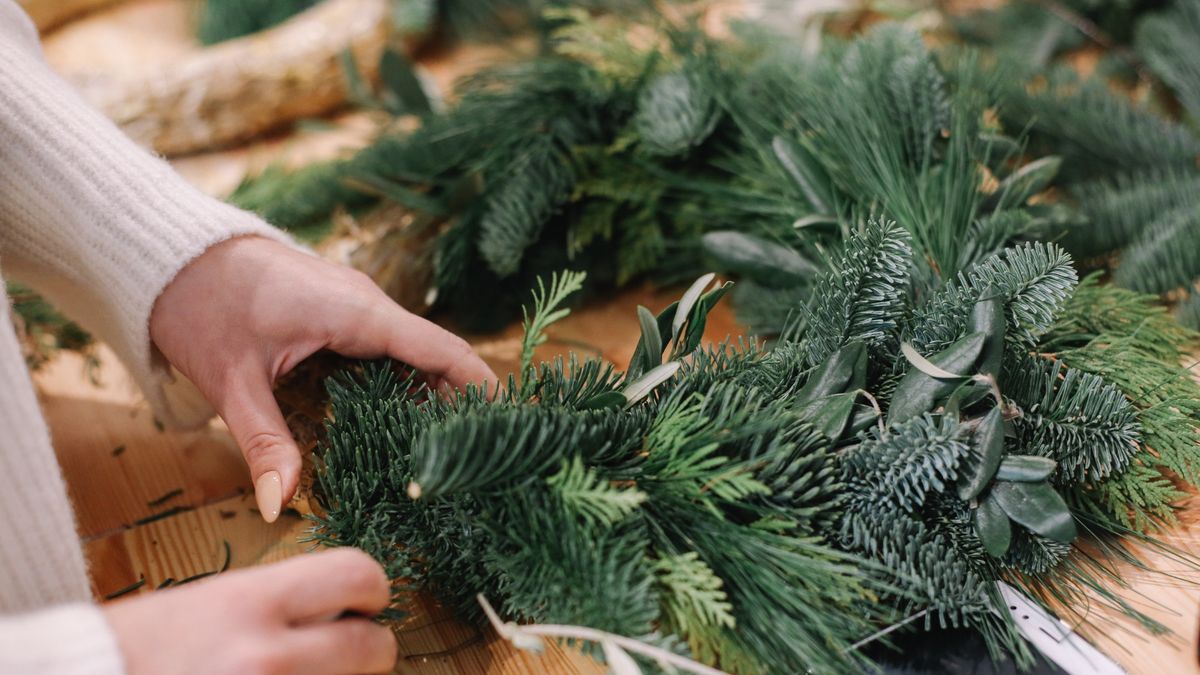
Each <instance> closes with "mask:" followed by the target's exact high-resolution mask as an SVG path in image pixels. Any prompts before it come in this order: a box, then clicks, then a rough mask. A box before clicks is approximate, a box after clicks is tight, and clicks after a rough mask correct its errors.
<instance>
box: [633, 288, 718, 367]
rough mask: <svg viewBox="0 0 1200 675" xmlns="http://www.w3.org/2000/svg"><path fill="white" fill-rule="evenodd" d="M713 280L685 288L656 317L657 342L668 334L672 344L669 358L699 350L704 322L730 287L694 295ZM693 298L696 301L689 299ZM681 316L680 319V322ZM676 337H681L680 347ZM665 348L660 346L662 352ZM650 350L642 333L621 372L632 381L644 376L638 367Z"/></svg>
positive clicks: (660, 354)
mask: <svg viewBox="0 0 1200 675" xmlns="http://www.w3.org/2000/svg"><path fill="white" fill-rule="evenodd" d="M715 276H716V275H714V274H706V275H704V276H702V277H700V278H699V279H697V280H696V281H695V282H694V283H693V284H692V285H691V287H689V288H688V290H687V292H686V293H684V296H683V297H682V298H681V299H679V300H676V301H675V302H672V303H671V304H669V305H667V307H666V309H664V310H663V311H661V312H659V313H658V316H657V317H656V324H657V326H658V334H659V338H660V340H661V336H663V335H668V334H669V335H671V341H672V342H674V344H675V347H674V348H673V349H672V351H671V358H675V357H678V356H686V355H687V354H690V353H691V352H693V351H695V349H696V347H698V346H700V339H701V338H702V337H703V336H704V327H705V325H706V324H707V322H708V313H709V312H710V311H712V308H713V307H714V306H715V305H716V304H717V302H718V301H720V299H721V298H722V297H723V296H724V295H725V294H726V293H728V292H729V289H730V288H731V287H732V286H733V283H732V282H728V281H727V282H725V283H724V284H722V285H721V286H719V287H717V288H714V289H713V290H711V291H709V292H707V293H704V294H700V293H698V292H696V293H694V291H696V289H697V288H698V289H699V290H700V291H703V290H704V288H705V287H706V286H708V284H709V282H711V280H712V279H713V278H714V277H715ZM701 282H703V283H701ZM693 294H694V295H695V296H698V297H693ZM681 315H682V316H683V318H682V319H680V316H681ZM639 318H640V317H639ZM676 322H679V324H678V325H679V329H678V330H676V328H675V324H676ZM680 333H683V334H684V335H683V339H682V344H681V339H680V338H681V336H680ZM666 346H667V345H666V344H663V345H662V348H665V347H666ZM662 348H660V349H659V350H658V353H659V357H658V360H659V361H661V360H662V351H663V350H662ZM653 349H654V347H653V346H647V344H646V338H645V334H644V331H643V335H642V337H641V338H639V339H638V343H637V347H635V348H634V350H633V356H632V357H631V358H630V359H629V367H628V368H626V369H625V375H626V377H627V378H635V377H637V376H638V375H641V374H642V373H643V372H645V369H644V368H643V367H642V366H643V365H644V364H645V363H646V362H647V360H648V359H647V357H646V354H647V352H649V351H653Z"/></svg>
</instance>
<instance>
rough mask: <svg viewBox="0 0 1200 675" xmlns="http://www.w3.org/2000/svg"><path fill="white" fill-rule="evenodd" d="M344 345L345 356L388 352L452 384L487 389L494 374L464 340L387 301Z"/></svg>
mask: <svg viewBox="0 0 1200 675" xmlns="http://www.w3.org/2000/svg"><path fill="white" fill-rule="evenodd" d="M370 316H371V319H370V320H368V321H367V322H365V325H363V326H362V329H361V330H360V331H359V332H358V333H357V334H356V335H355V336H354V337H353V339H352V340H350V341H349V342H348V344H345V345H336V344H335V345H330V346H331V347H332V348H333V349H334V350H335V351H338V352H341V353H343V354H344V355H346V356H360V357H366V358H374V357H379V356H385V355H386V356H390V357H392V358H393V359H396V360H398V361H403V362H404V363H407V364H408V365H410V366H412V367H413V368H416V369H417V370H420V371H422V372H424V373H425V374H427V375H430V376H431V377H432V378H434V379H436V380H440V381H442V382H445V383H447V384H449V385H450V386H452V387H456V388H460V389H461V388H463V387H465V386H466V385H468V384H476V385H480V386H482V387H484V388H485V391H491V389H493V388H494V387H495V385H496V382H497V381H498V378H497V377H496V373H494V372H492V369H491V368H489V367H488V365H487V364H486V363H484V362H483V359H481V358H479V355H478V354H476V353H475V350H473V349H471V345H470V344H468V343H467V341H466V340H464V339H462V338H460V337H459V336H457V335H455V334H454V333H451V332H450V331H448V330H446V329H445V328H442V327H441V326H439V325H437V324H435V323H433V322H432V321H429V320H428V319H423V318H421V317H419V316H417V315H415V314H413V313H411V312H409V311H408V310H405V309H404V308H403V307H400V306H399V305H397V304H395V303H392V302H390V301H388V302H386V303H385V304H384V308H383V309H382V310H378V311H375V312H373V313H372V314H371V315H370Z"/></svg>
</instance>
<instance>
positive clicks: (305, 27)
mask: <svg viewBox="0 0 1200 675" xmlns="http://www.w3.org/2000/svg"><path fill="white" fill-rule="evenodd" d="M387 36H388V1H387V0H326V1H325V2H322V3H320V4H318V5H316V6H315V7H313V8H312V9H310V10H307V11H305V12H303V13H302V14H300V15H298V16H296V17H294V18H293V19H291V20H290V21H288V22H287V23H284V24H281V25H279V26H277V27H275V28H271V29H269V30H265V31H262V32H260V33H256V34H254V35H250V36H247V37H244V38H240V39H237V40H231V41H229V42H224V43H221V44H218V45H214V46H212V47H206V48H203V49H198V50H197V51H196V52H195V53H194V54H192V55H189V56H187V57H184V58H183V59H181V60H180V61H178V62H174V63H163V64H154V65H153V66H151V67H149V68H147V69H146V70H144V71H142V72H140V73H137V74H130V75H122V76H120V77H112V76H109V75H105V74H103V73H95V74H84V73H77V74H74V75H72V76H71V79H72V80H73V81H74V82H75V84H76V85H77V86H79V88H80V89H81V90H82V91H83V93H84V96H85V97H86V98H87V99H88V100H89V101H90V102H91V103H92V104H93V105H95V106H96V107H98V108H99V109H100V110H102V111H103V112H104V113H105V114H106V115H108V116H109V117H110V118H111V119H113V120H114V121H115V122H116V123H117V124H118V125H120V126H121V128H122V129H123V130H124V131H125V132H126V133H127V134H129V135H130V136H131V137H133V138H134V139H135V140H136V141H138V142H139V143H141V144H142V145H145V146H148V147H151V148H153V149H154V150H156V151H157V152H159V153H161V154H164V155H168V156H172V155H183V154H188V153H192V152H196V151H199V150H205V149H210V148H216V147H222V146H228V145H232V144H234V143H238V142H241V141H245V140H247V139H249V138H252V137H254V136H256V135H258V134H261V133H263V132H266V131H270V130H272V129H274V128H276V127H279V126H280V125H282V124H285V123H287V122H290V121H293V120H297V119H301V118H305V117H314V116H318V115H322V114H324V113H327V112H329V111H331V110H334V109H336V108H338V107H339V106H341V105H343V104H344V103H345V102H346V94H347V88H346V78H345V72H344V69H343V67H342V63H341V54H342V53H343V52H344V51H345V50H346V49H347V48H349V49H350V50H351V52H352V53H353V54H354V57H355V61H356V62H357V63H358V66H359V68H360V70H361V71H362V73H363V75H364V76H366V77H367V78H369V79H373V78H374V77H375V70H376V68H377V65H378V63H379V56H380V54H381V53H382V51H383V49H384V46H385V43H386V41H387Z"/></svg>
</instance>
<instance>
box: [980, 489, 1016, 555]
mask: <svg viewBox="0 0 1200 675" xmlns="http://www.w3.org/2000/svg"><path fill="white" fill-rule="evenodd" d="M971 519H972V520H973V521H974V523H975V533H976V534H977V535H979V541H980V542H981V543H982V544H983V550H985V551H987V552H988V555H990V556H992V557H993V558H999V557H1001V556H1003V555H1004V554H1005V553H1007V552H1008V547H1009V546H1010V545H1011V544H1012V524H1011V523H1009V522H1008V514H1006V513H1005V512H1004V509H1003V508H1001V507H1000V504H999V503H998V502H997V501H996V500H995V499H994V498H992V497H991V496H990V495H989V496H988V497H987V498H986V499H984V500H983V501H982V502H980V503H979V508H977V509H975V510H974V511H972V512H971Z"/></svg>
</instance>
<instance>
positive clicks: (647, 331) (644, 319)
mask: <svg viewBox="0 0 1200 675" xmlns="http://www.w3.org/2000/svg"><path fill="white" fill-rule="evenodd" d="M637 315H638V323H640V324H641V326H642V340H641V342H640V344H641V345H642V346H643V347H644V349H643V350H642V353H641V355H642V368H643V369H644V370H647V371H649V370H650V369H651V368H655V367H657V366H659V365H660V364H662V353H663V342H662V334H661V333H659V332H658V319H656V318H655V316H654V315H653V314H651V313H650V310H648V309H646V308H645V307H643V306H641V305H638V308H637Z"/></svg>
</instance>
